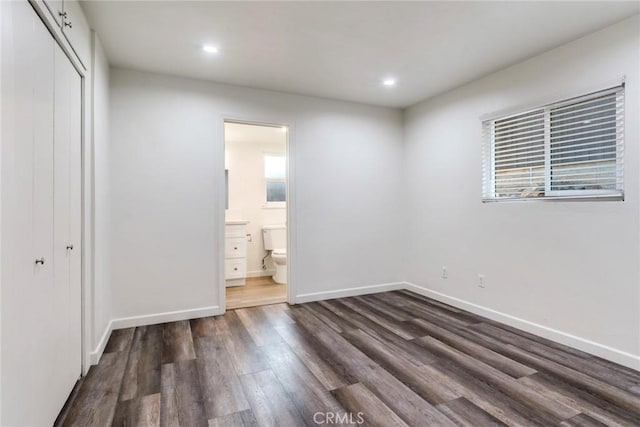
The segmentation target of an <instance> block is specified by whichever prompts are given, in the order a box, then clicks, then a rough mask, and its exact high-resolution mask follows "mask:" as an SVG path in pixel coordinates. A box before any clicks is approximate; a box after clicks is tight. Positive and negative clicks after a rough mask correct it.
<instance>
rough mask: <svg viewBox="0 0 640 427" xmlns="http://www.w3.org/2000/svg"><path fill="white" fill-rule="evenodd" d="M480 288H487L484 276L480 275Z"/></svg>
mask: <svg viewBox="0 0 640 427" xmlns="http://www.w3.org/2000/svg"><path fill="white" fill-rule="evenodd" d="M478 286H479V287H481V288H485V287H486V286H487V280H486V278H485V277H484V274H478Z"/></svg>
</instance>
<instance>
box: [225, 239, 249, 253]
mask: <svg viewBox="0 0 640 427" xmlns="http://www.w3.org/2000/svg"><path fill="white" fill-rule="evenodd" d="M245 256H247V238H246V237H244V236H243V237H228V238H226V239H224V257H225V258H244V257H245Z"/></svg>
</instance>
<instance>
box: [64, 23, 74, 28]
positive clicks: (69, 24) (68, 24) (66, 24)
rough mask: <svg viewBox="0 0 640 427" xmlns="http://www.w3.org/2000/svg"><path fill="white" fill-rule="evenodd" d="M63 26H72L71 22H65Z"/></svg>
mask: <svg viewBox="0 0 640 427" xmlns="http://www.w3.org/2000/svg"><path fill="white" fill-rule="evenodd" d="M64 26H65V27H69V28H73V25H71V22H65V23H64Z"/></svg>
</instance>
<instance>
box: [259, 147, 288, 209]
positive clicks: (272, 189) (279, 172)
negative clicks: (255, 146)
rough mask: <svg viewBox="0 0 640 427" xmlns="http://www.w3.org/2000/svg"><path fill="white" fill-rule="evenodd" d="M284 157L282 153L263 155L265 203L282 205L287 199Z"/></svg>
mask: <svg viewBox="0 0 640 427" xmlns="http://www.w3.org/2000/svg"><path fill="white" fill-rule="evenodd" d="M286 171H287V166H286V158H285V156H284V155H283V154H265V155H264V177H265V181H266V195H267V205H272V206H278V205H283V204H284V202H285V201H286V200H287V187H286Z"/></svg>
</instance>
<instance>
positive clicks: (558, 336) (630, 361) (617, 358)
mask: <svg viewBox="0 0 640 427" xmlns="http://www.w3.org/2000/svg"><path fill="white" fill-rule="evenodd" d="M405 285H406V286H405V288H406V289H407V290H409V291H413V292H415V293H417V294H420V295H423V296H426V297H429V298H433V299H434V300H437V301H440V302H444V303H446V304H449V305H452V306H454V307H457V308H461V309H463V310H467V311H470V312H472V313H475V314H478V315H480V316H484V317H486V318H488V319H491V320H495V321H497V322H501V323H504V324H506V325H509V326H513V327H514V328H518V329H521V330H523V331H526V332H530V333H532V334H534V335H538V336H540V337H543V338H547V339H549V340H551V341H555V342H557V343H560V344H564V345H567V346H569V347H573V348H576V349H578V350H582V351H584V352H587V353H590V354H593V355H595V356H599V357H602V358H603V359H607V360H610V361H612V362H616V363H619V364H621V365H624V366H627V367H629V368H632V369H636V370H639V371H640V356H636V355H634V354H631V353H627V352H624V351H621V350H618V349H615V348H612V347H609V346H606V345H604V344H599V343H597V342H594V341H590V340H588V339H585V338H581V337H578V336H575V335H571V334H569V333H566V332H562V331H559V330H557V329H552V328H549V327H547V326H543V325H539V324H537V323H533V322H530V321H528V320H524V319H521V318H519V317H515V316H512V315H510V314H506V313H502V312H499V311H496V310H493V309H491V308H487V307H483V306H481V305H477V304H474V303H471V302H468V301H465V300H461V299H459V298H455V297H452V296H449V295H446V294H443V293H441V292H437V291H433V290H431V289H427V288H424V287H422V286H418V285H415V284H413V283H408V282H407V283H406V284H405Z"/></svg>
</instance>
